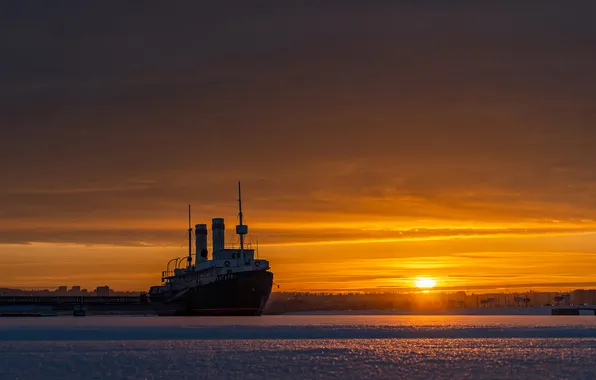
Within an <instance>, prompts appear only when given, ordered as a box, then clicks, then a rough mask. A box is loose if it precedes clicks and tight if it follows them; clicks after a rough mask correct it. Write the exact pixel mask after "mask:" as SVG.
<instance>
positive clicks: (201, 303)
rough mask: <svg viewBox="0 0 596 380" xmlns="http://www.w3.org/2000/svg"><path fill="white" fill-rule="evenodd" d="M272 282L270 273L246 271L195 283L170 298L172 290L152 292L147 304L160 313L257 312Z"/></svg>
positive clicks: (260, 310) (248, 313) (163, 314)
mask: <svg viewBox="0 0 596 380" xmlns="http://www.w3.org/2000/svg"><path fill="white" fill-rule="evenodd" d="M272 286H273V273H271V272H266V271H247V272H241V273H235V274H234V275H233V276H229V275H228V276H224V277H223V278H222V279H221V280H218V281H215V282H213V283H210V284H206V285H200V286H195V287H193V288H190V289H188V291H186V292H185V293H184V294H183V295H182V296H180V297H177V298H174V299H173V300H172V296H173V294H167V293H166V294H163V295H160V296H157V297H155V296H152V297H150V304H151V306H152V308H153V310H154V311H155V313H156V314H157V315H160V316H259V315H262V314H263V309H264V308H265V306H266V304H267V301H268V300H269V296H270V294H271V288H272Z"/></svg>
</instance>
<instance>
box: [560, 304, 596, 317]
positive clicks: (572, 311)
mask: <svg viewBox="0 0 596 380" xmlns="http://www.w3.org/2000/svg"><path fill="white" fill-rule="evenodd" d="M582 311H583V313H582ZM551 315H596V306H593V305H589V306H588V305H585V306H566V307H553V308H552V309H551Z"/></svg>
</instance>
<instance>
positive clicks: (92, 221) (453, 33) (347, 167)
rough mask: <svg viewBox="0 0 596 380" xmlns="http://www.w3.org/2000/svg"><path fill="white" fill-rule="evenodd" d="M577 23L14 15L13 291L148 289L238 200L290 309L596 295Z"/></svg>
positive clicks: (586, 110) (595, 154)
mask: <svg viewBox="0 0 596 380" xmlns="http://www.w3.org/2000/svg"><path fill="white" fill-rule="evenodd" d="M226 4H228V3H227V2H226ZM230 4H233V5H234V6H231V5H230ZM586 4H588V3H586ZM193 7H194V8H193ZM581 8H582V6H580V5H577V6H576V7H565V8H562V7H559V6H558V5H556V4H554V3H552V4H547V3H541V4H530V3H527V4H513V3H511V4H509V3H507V4H505V3H502V4H497V3H495V4H479V3H473V2H461V3H458V4H451V3H449V4H447V3H445V4H442V3H441V4H438V5H424V4H401V3H399V4H398V3H397V2H376V3H375V2H366V4H365V3H362V4H360V3H358V2H352V3H349V4H339V3H337V4H331V3H329V4H320V3H319V2H313V3H312V4H298V3H296V4H285V3H276V4H274V5H270V6H268V7H254V6H249V5H247V4H246V3H244V2H232V3H229V4H228V6H226V5H223V4H219V3H214V4H210V5H204V4H199V3H197V4H195V5H189V8H185V9H182V8H174V7H171V6H169V5H147V6H146V7H145V8H144V9H143V11H142V12H140V11H139V9H138V7H137V6H134V5H132V4H126V3H123V4H119V5H118V6H115V5H110V4H101V5H97V6H90V5H84V4H81V5H79V6H77V7H68V8H66V7H60V6H58V5H47V4H43V3H42V4H39V5H38V8H35V9H33V8H29V7H27V6H25V5H19V6H14V7H13V8H11V9H10V10H8V11H7V12H6V13H5V14H3V15H0V21H2V22H0V32H1V33H0V46H3V47H4V50H3V52H4V53H3V59H2V60H0V83H3V86H2V88H1V89H0V181H1V182H0V287H1V286H15V287H55V286H58V285H81V286H84V287H89V288H92V287H95V286H97V285H104V284H108V285H110V286H112V287H114V288H118V289H137V290H143V289H147V288H148V287H149V286H150V285H153V284H155V283H156V282H158V281H159V274H160V272H161V270H163V266H164V265H165V263H166V262H167V261H168V260H169V259H170V258H171V257H175V256H179V255H182V254H184V253H185V250H186V248H185V244H186V240H185V229H186V207H187V204H188V203H191V204H192V207H193V222H196V223H199V222H203V223H208V224H209V223H210V220H211V218H213V217H224V218H226V220H227V226H228V228H233V226H234V224H235V222H234V218H235V214H236V204H235V199H236V193H235V190H236V187H235V186H236V181H237V180H241V181H242V183H243V188H244V189H245V205H246V210H245V212H246V222H247V223H248V224H249V226H250V230H251V232H252V234H253V239H254V240H256V239H258V240H259V244H260V251H261V255H262V257H264V258H268V259H269V260H270V261H271V263H272V267H273V269H274V272H275V281H276V283H278V284H279V285H280V290H288V291H290V290H325V291H344V290H345V291H347V290H362V289H367V290H408V289H409V288H411V287H412V285H413V279H414V278H415V277H418V276H426V277H433V278H436V279H437V281H438V287H439V288H442V289H453V290H455V289H457V290H460V289H463V290H470V291H473V290H478V291H479V290H483V291H484V290H494V289H504V288H507V289H510V290H514V289H520V290H527V289H537V290H538V289H552V290H560V289H569V288H576V287H581V286H586V287H587V286H595V285H596V283H594V280H593V278H591V277H590V276H586V274H589V273H593V271H594V268H593V266H594V265H595V264H594V262H596V261H595V260H593V259H592V257H593V255H594V253H595V251H594V248H593V247H594V246H596V245H595V244H594V234H595V233H596V198H595V196H594V194H596V172H595V171H594V168H593V165H594V162H596V149H594V141H596V129H594V125H596V116H595V115H596V110H595V109H594V104H596V96H595V92H594V88H596V71H594V69H593V68H594V67H596V55H595V54H594V49H593V41H594V39H595V38H596V27H595V26H594V25H595V24H594V23H593V20H592V18H591V17H590V15H591V14H592V13H591V12H590V10H589V9H581ZM116 13H117V14H118V15H119V16H118V19H117V20H115V21H114V22H111V23H106V22H105V20H106V19H113V15H114V14H116ZM66 30H67V31H68V33H66V32H64V31H66ZM228 237H229V238H230V239H232V238H233V237H232V236H230V233H228ZM232 240H233V239H232Z"/></svg>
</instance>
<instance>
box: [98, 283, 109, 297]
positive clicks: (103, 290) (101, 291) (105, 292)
mask: <svg viewBox="0 0 596 380" xmlns="http://www.w3.org/2000/svg"><path fill="white" fill-rule="evenodd" d="M95 293H97V296H98V297H109V295H110V287H109V286H107V285H106V286H98V287H97V288H96V289H95Z"/></svg>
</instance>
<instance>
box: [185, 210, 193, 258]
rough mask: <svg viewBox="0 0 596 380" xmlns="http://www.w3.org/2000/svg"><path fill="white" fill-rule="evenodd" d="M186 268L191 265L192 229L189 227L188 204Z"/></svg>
mask: <svg viewBox="0 0 596 380" xmlns="http://www.w3.org/2000/svg"><path fill="white" fill-rule="evenodd" d="M186 261H187V263H188V268H189V269H190V265H191V263H192V227H191V226H190V204H189V205H188V257H187V258H186Z"/></svg>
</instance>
